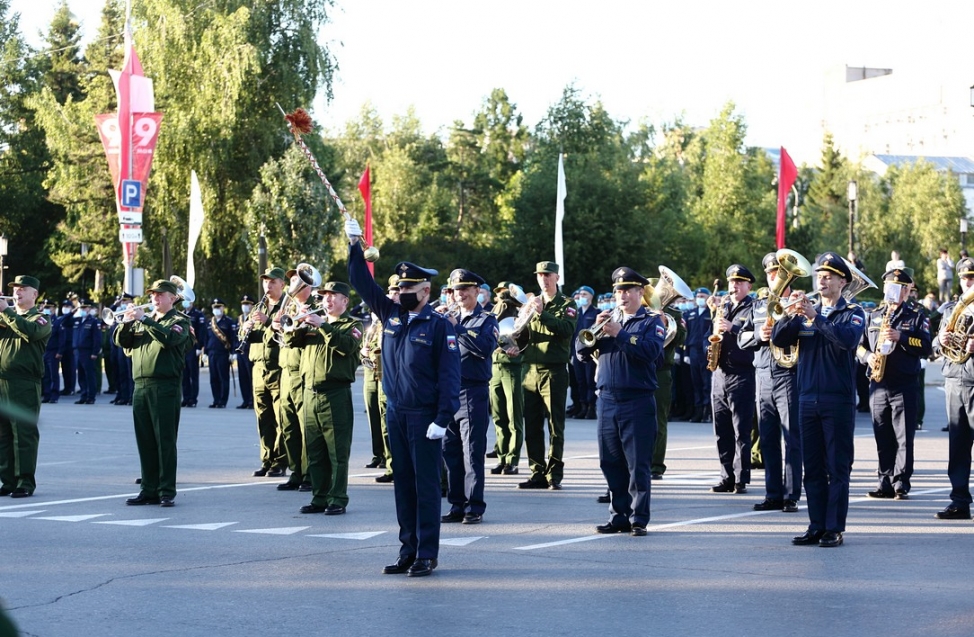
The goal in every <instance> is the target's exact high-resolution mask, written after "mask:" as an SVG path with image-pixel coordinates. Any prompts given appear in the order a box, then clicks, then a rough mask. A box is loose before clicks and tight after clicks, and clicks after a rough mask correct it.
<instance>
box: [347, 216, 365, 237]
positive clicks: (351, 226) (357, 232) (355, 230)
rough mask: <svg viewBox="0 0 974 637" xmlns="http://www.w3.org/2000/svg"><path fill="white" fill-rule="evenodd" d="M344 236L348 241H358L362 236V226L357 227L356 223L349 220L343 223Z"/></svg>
mask: <svg viewBox="0 0 974 637" xmlns="http://www.w3.org/2000/svg"><path fill="white" fill-rule="evenodd" d="M345 234H346V235H348V238H349V239H358V238H359V237H361V236H362V234H363V232H362V226H360V225H358V221H356V220H355V219H351V218H350V219H348V220H347V221H345Z"/></svg>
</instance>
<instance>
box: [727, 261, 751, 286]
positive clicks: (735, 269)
mask: <svg viewBox="0 0 974 637" xmlns="http://www.w3.org/2000/svg"><path fill="white" fill-rule="evenodd" d="M725 275H726V277H727V280H728V281H747V282H748V283H754V275H753V274H751V271H750V270H748V269H747V268H745V267H744V266H743V265H741V264H740V263H735V264H734V265H732V266H731V267H729V268H727V272H726V273H725Z"/></svg>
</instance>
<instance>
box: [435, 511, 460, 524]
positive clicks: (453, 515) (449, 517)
mask: <svg viewBox="0 0 974 637" xmlns="http://www.w3.org/2000/svg"><path fill="white" fill-rule="evenodd" d="M440 522H444V523H451V522H463V511H457V510H456V509H453V510H451V511H450V512H449V513H447V514H446V515H443V516H440Z"/></svg>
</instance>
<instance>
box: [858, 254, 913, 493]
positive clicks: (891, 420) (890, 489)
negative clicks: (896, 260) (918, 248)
mask: <svg viewBox="0 0 974 637" xmlns="http://www.w3.org/2000/svg"><path fill="white" fill-rule="evenodd" d="M883 281H884V284H883V298H884V302H883V304H882V305H880V306H879V307H878V308H876V309H875V310H873V311H872V312H870V313H868V314H867V315H866V333H865V335H864V336H863V339H862V343H860V345H859V348H858V349H857V350H856V357H857V358H858V359H859V362H860V363H862V364H863V365H865V366H866V369H867V371H868V375H869V376H870V382H869V410H870V412H871V414H872V420H873V434H874V435H875V437H876V452H877V454H878V456H879V468H878V470H877V474H878V476H879V483H878V484H877V486H876V489H874V490H872V491H869V492H868V493H867V494H866V495H867V496H869V497H870V498H895V499H897V500H906V499H907V498H908V497H909V495H908V494H909V493H910V477H911V476H912V475H913V439H914V437H915V435H916V424H917V404H918V393H919V391H918V388H917V387H918V386H917V377H918V376H919V375H920V359H921V358H926V357H928V356H930V351H931V337H930V321H929V319H927V317H925V316H924V315H923V314H921V313H920V312H919V311H917V310H916V308H914V307H911V306H910V304H908V303H906V302H905V301H906V299H907V296H908V295H909V293H910V287H911V286H912V285H913V277H912V276H910V273H909V272H907V271H906V270H904V269H900V268H896V269H895V270H891V271H889V272H887V273H886V274H884V275H883Z"/></svg>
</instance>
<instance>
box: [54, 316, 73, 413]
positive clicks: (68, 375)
mask: <svg viewBox="0 0 974 637" xmlns="http://www.w3.org/2000/svg"><path fill="white" fill-rule="evenodd" d="M74 315H75V307H74V304H73V303H72V302H71V300H70V299H64V300H63V301H61V316H60V317H59V318H60V319H61V323H60V324H59V326H58V329H59V330H60V332H61V335H60V337H59V339H58V340H60V342H61V347H60V349H59V350H58V353H57V354H56V355H55V358H57V360H58V364H59V366H60V368H61V378H62V379H63V380H64V383H63V384H62V389H61V392H60V395H61V396H70V395H71V394H73V393H74V387H75V384H76V382H77V381H76V379H77V369H76V364H75V362H74V323H75V316H74ZM55 398H57V397H55ZM51 402H52V403H56V402H57V400H52V401H51Z"/></svg>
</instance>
